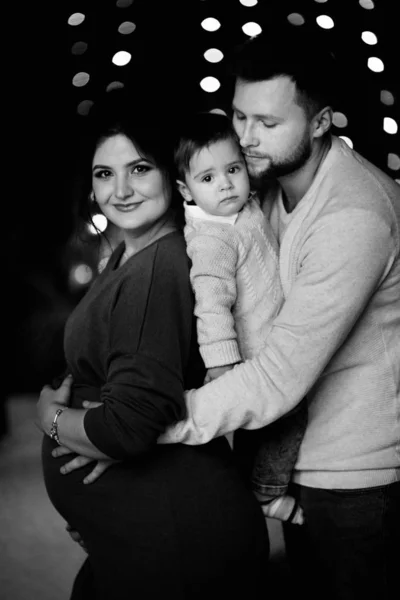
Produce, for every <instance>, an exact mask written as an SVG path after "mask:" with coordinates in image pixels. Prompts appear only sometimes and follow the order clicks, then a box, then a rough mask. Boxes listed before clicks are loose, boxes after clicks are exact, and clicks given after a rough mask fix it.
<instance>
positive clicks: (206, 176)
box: [202, 175, 211, 183]
mask: <svg viewBox="0 0 400 600" xmlns="http://www.w3.org/2000/svg"><path fill="white" fill-rule="evenodd" d="M202 181H204V183H210V181H211V175H205V176H204V177H203V179H202Z"/></svg>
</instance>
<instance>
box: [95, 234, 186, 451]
mask: <svg viewBox="0 0 400 600" xmlns="http://www.w3.org/2000/svg"><path fill="white" fill-rule="evenodd" d="M168 248H169V246H167V245H166V244H164V245H163V247H162V249H161V248H159V247H157V249H156V251H154V252H150V251H149V252H146V253H145V255H146V256H147V257H149V258H147V259H146V260H143V261H142V263H141V264H140V269H137V268H136V269H135V270H134V271H133V272H132V274H131V275H129V276H128V277H125V279H124V280H123V282H122V284H121V286H120V289H119V291H118V294H117V295H116V297H115V301H114V305H113V306H112V307H111V308H110V311H111V312H110V324H109V353H108V356H109V358H108V364H107V382H106V384H105V385H104V386H103V388H102V390H101V401H102V402H103V404H102V406H101V407H98V408H94V409H91V410H89V411H87V413H86V415H85V421H84V426H85V430H86V434H87V436H88V437H89V439H90V441H91V442H92V443H93V444H94V445H95V446H96V447H97V448H99V450H101V451H102V452H104V453H105V454H107V455H108V456H110V457H112V458H116V459H123V458H130V457H134V456H138V455H140V454H142V453H144V452H147V451H148V450H150V449H151V448H152V447H153V446H154V444H155V443H156V440H157V438H158V436H159V435H160V433H162V432H163V431H164V430H165V428H166V427H167V426H168V425H170V424H171V423H174V422H176V421H177V420H179V419H181V418H183V416H184V415H185V404H184V395H183V392H184V380H183V374H184V371H185V369H186V366H187V361H188V357H189V352H190V343H191V335H192V331H191V330H192V321H193V319H192V311H193V298H192V292H191V288H190V281H189V272H188V264H187V257H186V254H185V250H184V246H183V244H182V245H181V246H179V248H180V249H181V252H176V251H174V248H173V251H172V252H171V253H169V252H168V251H167V249H168ZM138 274H139V276H138Z"/></svg>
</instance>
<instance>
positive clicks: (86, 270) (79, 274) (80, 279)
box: [70, 264, 93, 285]
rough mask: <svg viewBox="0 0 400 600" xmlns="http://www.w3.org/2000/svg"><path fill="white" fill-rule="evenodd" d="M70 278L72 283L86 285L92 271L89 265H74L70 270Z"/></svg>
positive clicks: (91, 275) (91, 277)
mask: <svg viewBox="0 0 400 600" xmlns="http://www.w3.org/2000/svg"><path fill="white" fill-rule="evenodd" d="M70 278H71V279H72V281H73V282H74V283H78V284H79V285H87V284H88V283H89V282H90V281H91V280H92V279H93V271H92V269H91V268H90V267H89V265H84V264H82V265H76V266H75V267H73V269H72V270H71V274H70Z"/></svg>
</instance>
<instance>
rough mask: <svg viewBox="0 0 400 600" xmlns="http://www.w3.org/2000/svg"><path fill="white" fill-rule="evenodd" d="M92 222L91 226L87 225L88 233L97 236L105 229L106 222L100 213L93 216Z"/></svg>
mask: <svg viewBox="0 0 400 600" xmlns="http://www.w3.org/2000/svg"><path fill="white" fill-rule="evenodd" d="M92 221H93V224H92V223H89V224H88V230H89V231H90V233H93V235H97V234H98V233H99V232H100V233H103V231H105V230H106V229H107V225H108V221H107V218H106V217H105V216H104V215H103V214H102V213H98V214H97V215H93V217H92Z"/></svg>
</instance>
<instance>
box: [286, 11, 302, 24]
mask: <svg viewBox="0 0 400 600" xmlns="http://www.w3.org/2000/svg"><path fill="white" fill-rule="evenodd" d="M287 20H288V21H289V23H291V24H292V25H304V23H305V20H304V17H303V16H302V15H301V14H300V13H291V14H290V15H288V18H287Z"/></svg>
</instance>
